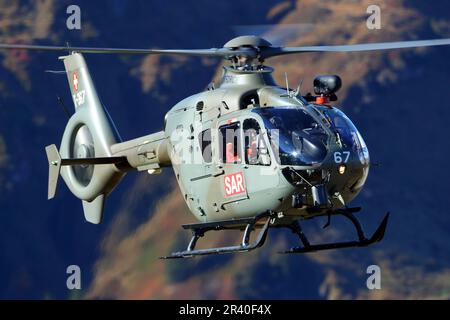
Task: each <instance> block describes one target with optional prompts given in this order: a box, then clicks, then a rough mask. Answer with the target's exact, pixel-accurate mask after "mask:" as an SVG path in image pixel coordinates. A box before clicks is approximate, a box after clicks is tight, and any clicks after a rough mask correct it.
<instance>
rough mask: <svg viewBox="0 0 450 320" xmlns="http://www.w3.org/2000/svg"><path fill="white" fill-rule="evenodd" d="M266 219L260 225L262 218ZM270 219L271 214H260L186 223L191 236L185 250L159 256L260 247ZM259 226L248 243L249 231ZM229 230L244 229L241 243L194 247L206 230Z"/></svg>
mask: <svg viewBox="0 0 450 320" xmlns="http://www.w3.org/2000/svg"><path fill="white" fill-rule="evenodd" d="M264 219H265V220H266V221H265V222H263V224H262V225H261V222H262V221H263V220H264ZM270 220H271V214H270V213H266V214H261V215H258V216H255V217H253V218H244V219H233V220H224V221H217V222H210V223H198V224H187V225H183V228H184V229H187V230H192V238H191V241H190V242H189V244H188V246H187V248H186V250H184V251H179V252H174V253H172V254H171V255H169V256H165V257H161V259H179V258H190V257H194V256H205V255H210V254H222V253H233V252H247V251H251V250H254V249H256V248H259V247H261V246H262V245H263V244H264V242H265V241H266V238H267V232H268V231H269V223H270ZM257 227H260V228H261V230H260V231H259V233H258V236H257V238H256V239H255V241H254V242H253V243H249V241H250V234H251V232H252V231H253V230H254V229H255V228H257ZM226 229H227V230H230V229H241V230H244V234H243V236H242V240H241V244H240V245H237V246H229V247H220V248H211V249H198V250H196V249H195V246H196V245H197V241H198V239H199V238H200V237H203V236H204V235H205V233H206V232H208V231H212V230H226Z"/></svg>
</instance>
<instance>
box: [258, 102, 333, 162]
mask: <svg viewBox="0 0 450 320" xmlns="http://www.w3.org/2000/svg"><path fill="white" fill-rule="evenodd" d="M254 112H257V113H258V114H259V115H260V116H261V117H262V118H263V121H264V124H265V126H266V128H267V132H268V135H269V139H270V143H271V145H272V149H273V151H274V153H275V156H276V158H278V159H277V160H278V162H279V163H280V164H282V165H311V164H314V163H320V162H322V161H323V160H324V158H325V157H326V155H327V144H328V138H329V136H328V134H327V133H326V131H325V130H324V128H323V127H322V126H321V124H319V123H318V121H316V120H315V118H314V117H312V116H311V115H310V114H309V113H308V112H307V111H306V110H304V109H302V108H292V107H277V108H260V109H254Z"/></svg>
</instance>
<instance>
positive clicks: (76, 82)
mask: <svg viewBox="0 0 450 320" xmlns="http://www.w3.org/2000/svg"><path fill="white" fill-rule="evenodd" d="M72 83H73V89H74V90H75V91H78V83H79V82H78V74H77V73H76V72H74V73H73V75H72Z"/></svg>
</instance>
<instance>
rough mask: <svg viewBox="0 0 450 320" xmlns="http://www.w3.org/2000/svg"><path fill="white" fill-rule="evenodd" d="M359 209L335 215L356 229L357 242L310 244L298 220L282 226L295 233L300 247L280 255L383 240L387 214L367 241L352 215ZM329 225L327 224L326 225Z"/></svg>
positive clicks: (365, 245)
mask: <svg viewBox="0 0 450 320" xmlns="http://www.w3.org/2000/svg"><path fill="white" fill-rule="evenodd" d="M359 210H360V208H356V210H355V209H353V208H349V209H340V210H338V212H336V213H337V214H340V215H342V216H344V217H346V218H347V219H349V220H350V221H351V222H352V224H353V226H354V227H355V229H356V232H357V234H358V240H355V241H344V242H333V243H323V244H311V243H310V242H309V240H308V238H307V237H306V236H305V234H304V233H303V230H302V228H301V226H300V223H299V221H298V220H296V221H294V222H293V223H292V224H290V225H287V226H283V227H286V228H289V229H290V230H291V231H292V232H293V233H295V234H296V235H297V236H298V237H299V239H300V242H301V243H302V246H301V247H295V248H291V249H289V250H287V251H283V252H280V253H307V252H316V251H323V250H330V249H342V248H352V247H367V246H369V245H371V244H374V243H376V242H379V241H381V240H382V239H383V237H384V233H385V231H386V226H387V224H388V220H389V212H388V213H387V214H386V215H385V216H384V218H383V220H382V221H381V223H380V225H379V226H378V228H377V230H376V231H375V232H374V234H373V235H372V236H371V237H370V238H369V239H368V238H366V236H365V235H364V231H363V229H362V227H361V224H360V223H359V221H358V219H356V217H355V216H354V215H353V212H355V211H359ZM327 224H329V222H328V223H327Z"/></svg>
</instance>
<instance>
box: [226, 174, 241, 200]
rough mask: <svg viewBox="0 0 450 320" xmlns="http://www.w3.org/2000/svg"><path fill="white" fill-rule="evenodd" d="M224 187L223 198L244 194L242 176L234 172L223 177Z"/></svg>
mask: <svg viewBox="0 0 450 320" xmlns="http://www.w3.org/2000/svg"><path fill="white" fill-rule="evenodd" d="M223 182H224V185H225V196H227V197H231V196H234V195H237V194H240V193H244V192H245V182H244V174H243V173H242V172H236V173H231V174H227V175H225V176H224V177H223Z"/></svg>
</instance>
